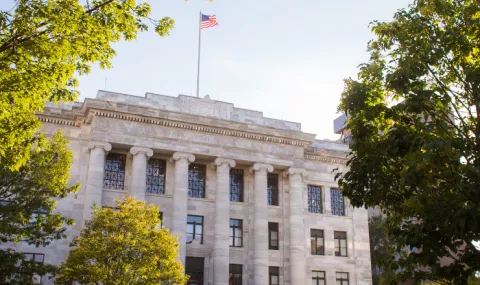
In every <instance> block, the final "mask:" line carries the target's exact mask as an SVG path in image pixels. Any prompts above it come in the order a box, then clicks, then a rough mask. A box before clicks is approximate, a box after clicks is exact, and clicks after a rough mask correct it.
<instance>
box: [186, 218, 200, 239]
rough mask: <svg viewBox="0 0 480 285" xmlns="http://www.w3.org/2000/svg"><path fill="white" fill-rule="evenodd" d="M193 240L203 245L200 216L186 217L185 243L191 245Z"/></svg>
mask: <svg viewBox="0 0 480 285" xmlns="http://www.w3.org/2000/svg"><path fill="white" fill-rule="evenodd" d="M193 240H197V241H199V242H200V243H201V244H203V217H202V216H190V215H189V216H187V243H192V241H193Z"/></svg>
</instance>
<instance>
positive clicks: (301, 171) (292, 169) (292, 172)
mask: <svg viewBox="0 0 480 285" xmlns="http://www.w3.org/2000/svg"><path fill="white" fill-rule="evenodd" d="M295 174H300V175H302V176H303V177H307V170H306V169H305V168H296V167H290V168H288V169H287V170H285V171H284V172H283V176H284V177H288V176H289V175H295Z"/></svg>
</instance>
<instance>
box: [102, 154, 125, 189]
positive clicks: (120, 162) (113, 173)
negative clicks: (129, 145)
mask: <svg viewBox="0 0 480 285" xmlns="http://www.w3.org/2000/svg"><path fill="white" fill-rule="evenodd" d="M125 159H126V156H125V155H124V154H118V153H109V154H108V155H107V159H106V160H105V174H104V175H103V189H114V190H123V189H124V182H125Z"/></svg>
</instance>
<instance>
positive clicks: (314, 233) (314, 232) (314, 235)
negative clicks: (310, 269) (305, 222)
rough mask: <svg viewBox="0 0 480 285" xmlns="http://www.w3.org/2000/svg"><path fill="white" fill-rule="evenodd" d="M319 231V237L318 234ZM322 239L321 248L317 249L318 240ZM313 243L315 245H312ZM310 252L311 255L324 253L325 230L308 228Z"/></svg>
mask: <svg viewBox="0 0 480 285" xmlns="http://www.w3.org/2000/svg"><path fill="white" fill-rule="evenodd" d="M319 233H321V237H320V236H319ZM319 239H322V245H321V250H318V240H319ZM314 244H315V245H314ZM310 246H311V250H310V253H311V254H312V255H325V231H324V230H320V229H310Z"/></svg>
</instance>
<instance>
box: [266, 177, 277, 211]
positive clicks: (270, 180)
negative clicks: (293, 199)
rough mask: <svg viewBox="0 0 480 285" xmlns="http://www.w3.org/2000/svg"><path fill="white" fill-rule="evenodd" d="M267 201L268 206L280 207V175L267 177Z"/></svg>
mask: <svg viewBox="0 0 480 285" xmlns="http://www.w3.org/2000/svg"><path fill="white" fill-rule="evenodd" d="M267 199H268V205H272V206H278V174H275V173H268V175H267Z"/></svg>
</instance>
